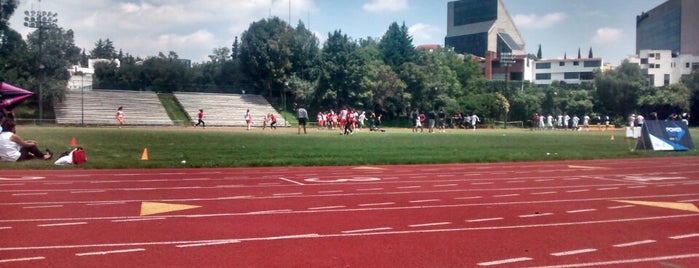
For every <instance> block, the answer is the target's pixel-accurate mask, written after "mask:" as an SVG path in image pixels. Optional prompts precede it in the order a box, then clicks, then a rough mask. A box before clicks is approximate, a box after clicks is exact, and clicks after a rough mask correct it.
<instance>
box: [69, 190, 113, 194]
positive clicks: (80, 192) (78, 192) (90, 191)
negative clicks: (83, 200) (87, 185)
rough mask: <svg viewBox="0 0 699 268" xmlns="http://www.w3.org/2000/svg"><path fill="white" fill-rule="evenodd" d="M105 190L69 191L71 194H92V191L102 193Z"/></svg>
mask: <svg viewBox="0 0 699 268" xmlns="http://www.w3.org/2000/svg"><path fill="white" fill-rule="evenodd" d="M104 192H106V191H105V190H85V191H71V192H70V193H71V194H92V193H104Z"/></svg>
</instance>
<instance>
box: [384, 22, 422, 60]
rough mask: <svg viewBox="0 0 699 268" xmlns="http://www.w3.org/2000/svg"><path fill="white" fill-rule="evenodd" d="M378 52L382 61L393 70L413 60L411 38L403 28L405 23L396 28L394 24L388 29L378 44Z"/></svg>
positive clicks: (413, 49)
mask: <svg viewBox="0 0 699 268" xmlns="http://www.w3.org/2000/svg"><path fill="white" fill-rule="evenodd" d="M379 51H380V52H381V57H382V58H383V61H384V62H385V63H386V64H388V65H389V66H391V68H393V69H394V70H397V69H398V67H400V66H401V65H402V64H403V63H406V62H411V61H413V60H414V58H415V47H414V46H413V38H412V37H411V36H410V34H409V33H408V27H406V26H405V23H403V25H402V26H398V23H396V22H394V23H392V24H391V25H390V26H389V27H388V30H387V31H386V33H385V34H384V35H383V37H381V41H380V42H379Z"/></svg>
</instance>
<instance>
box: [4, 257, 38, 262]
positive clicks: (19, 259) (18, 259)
mask: <svg viewBox="0 0 699 268" xmlns="http://www.w3.org/2000/svg"><path fill="white" fill-rule="evenodd" d="M43 259H46V258H45V257H43V256H38V257H28V258H17V259H3V260H0V263H7V262H23V261H38V260H43Z"/></svg>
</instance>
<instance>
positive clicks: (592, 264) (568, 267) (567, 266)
mask: <svg viewBox="0 0 699 268" xmlns="http://www.w3.org/2000/svg"><path fill="white" fill-rule="evenodd" d="M689 258H699V253H693V254H685V255H673V256H661V257H651V258H638V259H623V260H613V261H603V262H586V263H574V264H561V265H550V266H536V267H529V268H577V267H598V266H608V265H621V264H631V263H641V262H657V261H666V260H679V259H689Z"/></svg>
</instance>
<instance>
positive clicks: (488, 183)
mask: <svg viewBox="0 0 699 268" xmlns="http://www.w3.org/2000/svg"><path fill="white" fill-rule="evenodd" d="M490 184H495V183H494V182H472V183H471V185H490Z"/></svg>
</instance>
